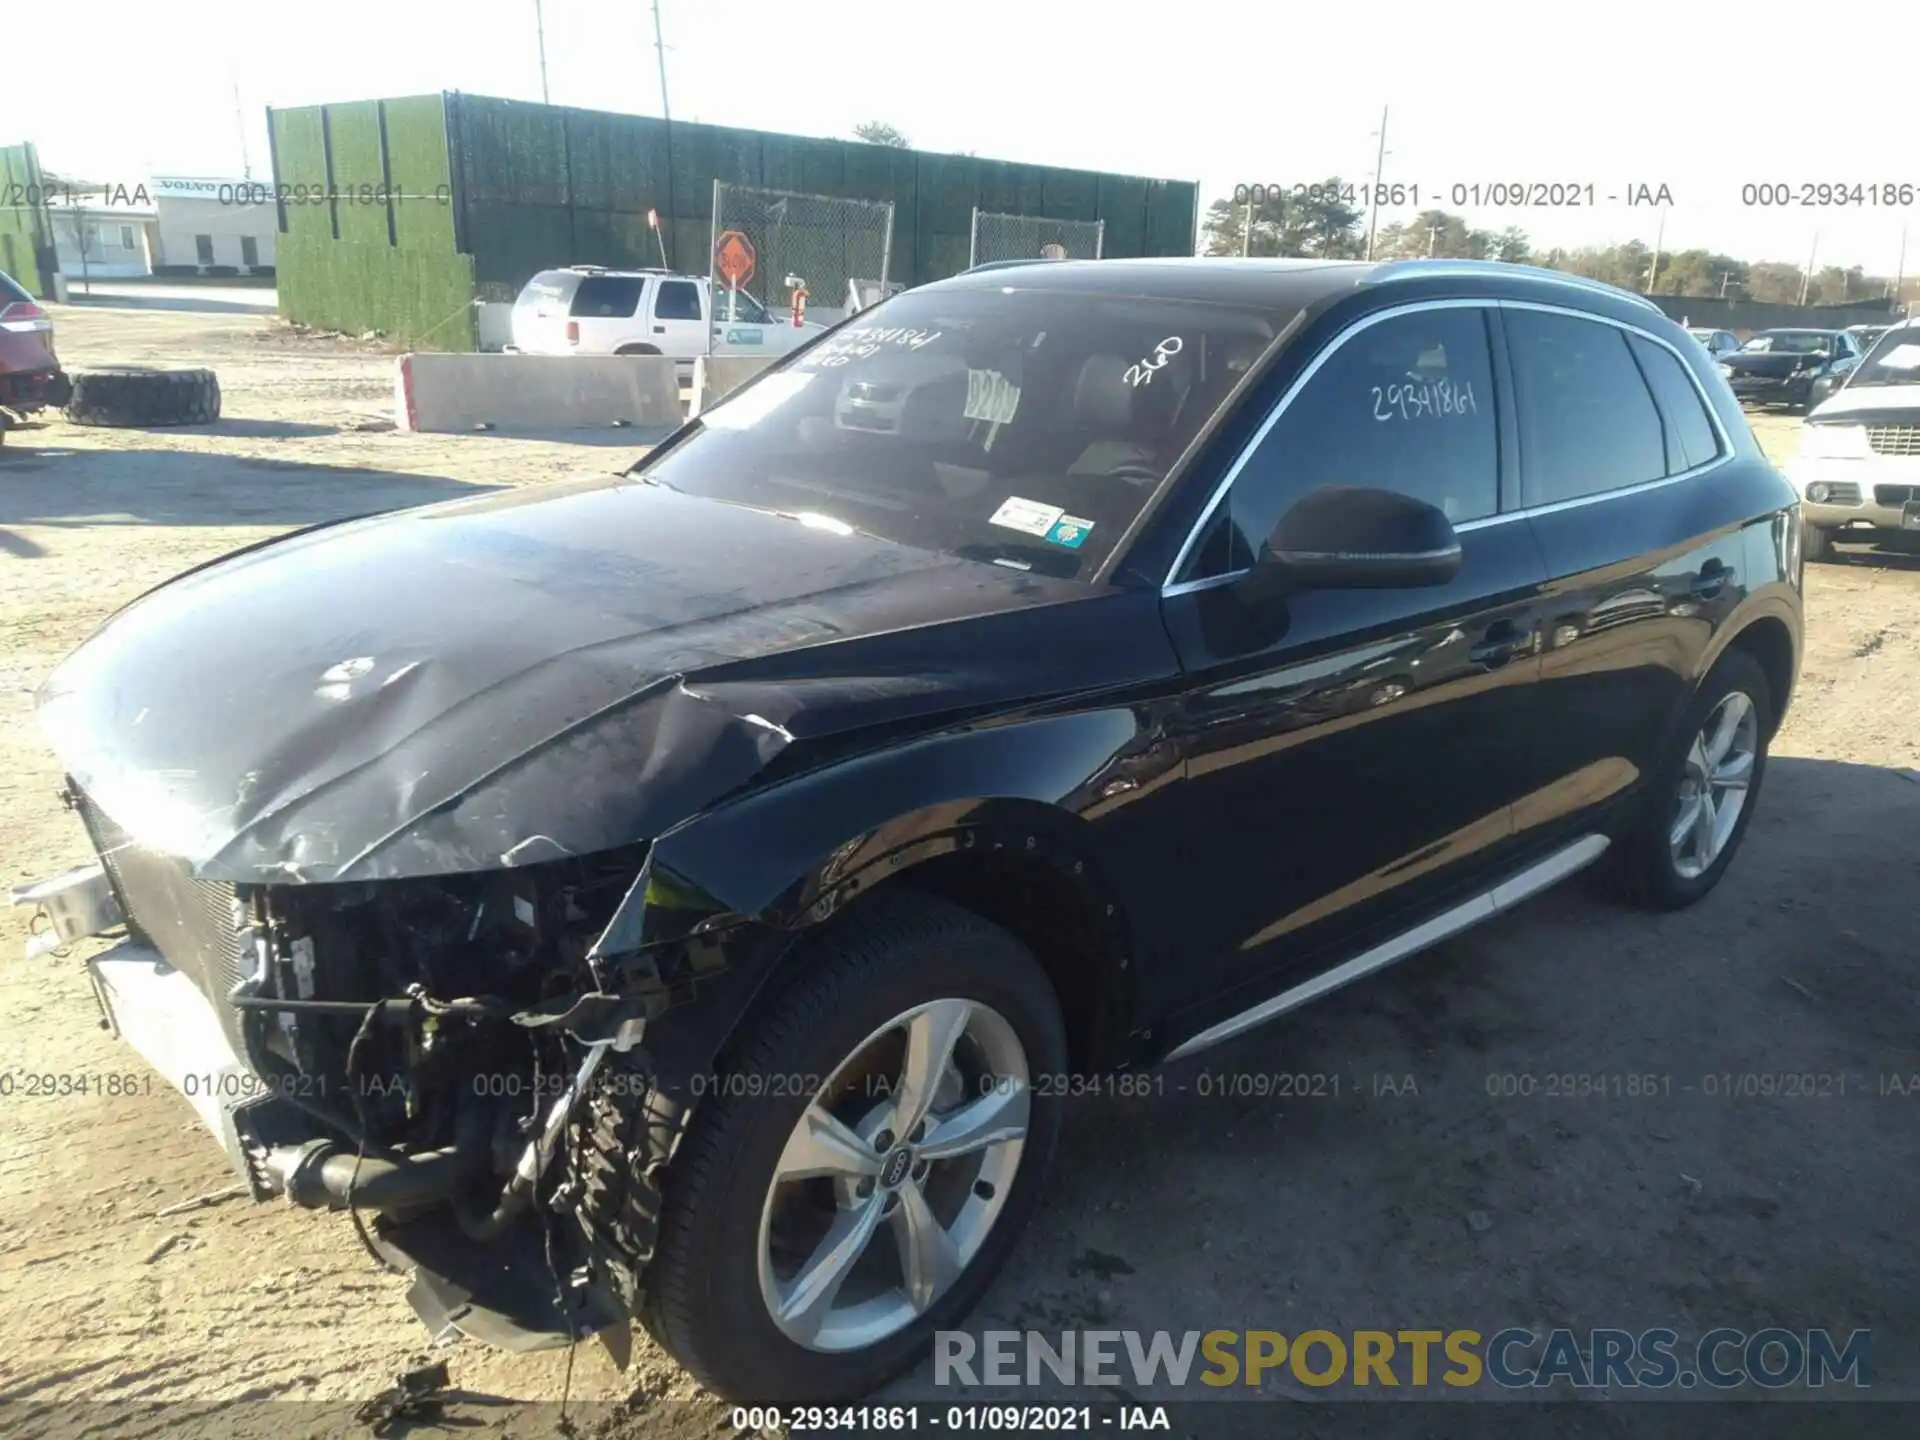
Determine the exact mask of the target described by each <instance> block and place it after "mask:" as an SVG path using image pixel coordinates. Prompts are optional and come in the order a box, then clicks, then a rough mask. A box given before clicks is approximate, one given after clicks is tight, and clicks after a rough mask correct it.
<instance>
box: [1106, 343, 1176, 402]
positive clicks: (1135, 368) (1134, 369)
mask: <svg viewBox="0 0 1920 1440" xmlns="http://www.w3.org/2000/svg"><path fill="white" fill-rule="evenodd" d="M1184 349H1186V341H1184V340H1182V339H1181V338H1180V337H1179V336H1178V335H1169V336H1168V337H1167V338H1166V339H1164V340H1162V341H1161V342H1160V343H1159V344H1158V345H1156V346H1154V347H1153V354H1151V355H1149V356H1147V357H1146V358H1145V359H1143V360H1136V361H1135V362H1134V363H1133V364H1131V365H1129V366H1128V367H1127V370H1126V373H1125V374H1124V375H1122V376H1121V377H1120V378H1121V379H1123V380H1125V381H1126V382H1127V384H1129V385H1131V386H1133V388H1134V389H1136V390H1137V389H1139V388H1140V387H1141V386H1142V385H1149V384H1151V383H1152V382H1153V377H1154V376H1155V375H1156V374H1157V373H1159V371H1160V370H1161V369H1162V368H1163V367H1164V366H1165V365H1166V363H1167V361H1169V360H1171V359H1172V358H1173V357H1174V356H1176V355H1178V354H1179V353H1180V352H1181V351H1182V350H1184Z"/></svg>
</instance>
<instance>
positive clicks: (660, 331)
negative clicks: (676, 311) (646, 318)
mask: <svg viewBox="0 0 1920 1440" xmlns="http://www.w3.org/2000/svg"><path fill="white" fill-rule="evenodd" d="M653 333H654V334H656V335H664V334H666V333H667V327H666V326H664V325H656V326H654V327H653Z"/></svg>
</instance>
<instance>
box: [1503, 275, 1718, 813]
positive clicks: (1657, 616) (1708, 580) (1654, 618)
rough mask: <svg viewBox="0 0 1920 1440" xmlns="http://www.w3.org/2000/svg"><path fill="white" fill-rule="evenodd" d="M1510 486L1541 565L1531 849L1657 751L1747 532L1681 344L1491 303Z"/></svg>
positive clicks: (1609, 794) (1583, 318)
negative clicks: (1725, 484) (1543, 603)
mask: <svg viewBox="0 0 1920 1440" xmlns="http://www.w3.org/2000/svg"><path fill="white" fill-rule="evenodd" d="M1500 314H1501V323H1502V327H1503V329H1504V331H1505V334H1506V340H1507V346H1506V349H1507V353H1508V355H1509V356H1510V357H1511V362H1512V367H1513V391H1514V399H1515V413H1516V419H1517V421H1518V425H1519V430H1520V464H1521V470H1520V486H1521V500H1522V502H1523V503H1524V505H1525V506H1526V513H1527V516H1528V520H1527V523H1528V526H1529V528H1531V530H1532V531H1533V533H1534V535H1535V537H1536V538H1537V540H1538V541H1539V545H1540V550H1541V554H1542V556H1543V558H1544V559H1545V562H1546V566H1547V572H1548V575H1549V577H1550V578H1549V580H1548V582H1547V595H1548V604H1547V607H1546V613H1545V628H1544V632H1543V634H1544V646H1543V649H1542V653H1541V672H1540V673H1541V683H1540V705H1541V712H1542V722H1543V723H1542V728H1541V731H1540V741H1539V743H1540V746H1541V749H1542V753H1543V754H1544V755H1546V756H1548V757H1550V760H1551V765H1552V769H1553V772H1554V778H1555V780H1556V782H1557V783H1556V784H1555V785H1554V786H1553V787H1552V788H1551V789H1549V790H1547V791H1545V792H1544V799H1543V800H1542V801H1541V802H1539V803H1535V804H1534V805H1532V806H1528V807H1522V808H1521V809H1520V810H1519V811H1517V812H1516V816H1515V823H1516V827H1517V832H1518V835H1519V838H1520V839H1521V841H1522V842H1523V843H1525V844H1529V845H1531V846H1537V847H1539V848H1541V849H1550V848H1552V847H1553V846H1554V845H1556V844H1558V843H1563V842H1564V841H1566V840H1567V838H1568V837H1569V836H1570V835H1574V834H1579V833H1583V832H1587V831H1591V830H1593V829H1595V828H1596V827H1598V826H1599V825H1600V824H1601V823H1603V821H1604V818H1605V815H1606V812H1607V811H1608V809H1609V808H1610V807H1612V806H1613V805H1615V804H1616V803H1618V802H1619V801H1620V800H1621V799H1622V798H1623V797H1624V795H1625V794H1626V792H1627V791H1628V790H1629V789H1630V788H1631V787H1633V786H1634V785H1635V784H1636V782H1638V781H1639V780H1640V778H1641V777H1642V776H1644V775H1646V774H1647V773H1648V772H1649V771H1650V770H1651V769H1652V768H1653V767H1654V766H1655V765H1656V764H1657V763H1658V759H1659V755H1660V753H1661V747H1662V744H1663V731H1664V727H1665V725H1666V723H1667V721H1668V719H1669V718H1670V717H1672V716H1673V715H1675V714H1676V713H1677V711H1678V709H1679V707H1680V706H1681V704H1682V703H1683V702H1684V700H1685V697H1686V694H1687V690H1688V687H1689V685H1690V684H1691V679H1690V677H1691V676H1693V675H1694V674H1696V673H1697V671H1698V668H1699V665H1700V662H1701V659H1702V656H1703V654H1704V652H1705V651H1706V649H1707V647H1708V645H1709V643H1710V642H1711V639H1712V636H1713V633H1714V630H1715V628H1716V627H1717V626H1718V625H1719V624H1720V623H1721V622H1722V621H1723V620H1724V618H1725V617H1726V616H1727V614H1728V613H1730V612H1731V611H1732V609H1733V608H1734V607H1735V606H1736V605H1737V604H1738V602H1739V600H1740V599H1741V597H1742V596H1743V595H1744V593H1745V591H1744V588H1743V584H1744V581H1745V579H1746V576H1745V566H1744V560H1743V551H1744V546H1745V538H1744V536H1743V534H1742V533H1741V525H1740V523H1739V516H1738V512H1737V511H1733V510H1730V509H1729V508H1728V507H1727V505H1726V504H1725V503H1721V502H1720V501H1719V500H1717V499H1716V495H1715V488H1714V487H1715V480H1714V476H1713V471H1714V470H1715V469H1716V468H1717V467H1719V466H1720V465H1721V464H1722V463H1723V462H1724V461H1725V460H1726V459H1728V458H1730V457H1731V455H1732V447H1731V444H1730V442H1729V441H1728V439H1727V437H1726V436H1725V434H1724V433H1723V431H1722V430H1721V428H1720V424H1719V422H1718V420H1717V419H1716V418H1715V417H1714V414H1713V412H1712V409H1711V407H1710V406H1709V405H1708V404H1707V402H1706V400H1705V398H1704V396H1703V394H1702V392H1701V390H1700V388H1699V383H1698V381H1697V379H1696V377H1695V376H1694V374H1693V371H1692V370H1691V368H1690V367H1689V366H1688V365H1687V364H1686V363H1685V361H1684V359H1683V357H1682V355H1681V353H1680V351H1679V350H1677V349H1676V348H1675V347H1674V346H1673V345H1671V344H1670V343H1669V342H1668V341H1667V340H1665V339H1663V338H1661V337H1659V336H1657V335H1654V334H1652V333H1650V332H1646V331H1641V330H1638V329H1636V328H1634V327H1631V326H1628V325H1625V324H1623V323H1621V322H1618V321H1612V320H1606V319H1602V318H1600V317H1597V316H1594V315H1589V314H1585V313H1583V312H1578V311H1573V310H1557V309H1554V308H1552V307H1549V306H1536V305H1532V304H1524V305H1523V304H1520V303H1518V302H1513V303H1508V304H1504V305H1503V306H1502V307H1501V312H1500Z"/></svg>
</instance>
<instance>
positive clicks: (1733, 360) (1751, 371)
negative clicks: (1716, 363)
mask: <svg viewBox="0 0 1920 1440" xmlns="http://www.w3.org/2000/svg"><path fill="white" fill-rule="evenodd" d="M1832 358H1833V357H1832V356H1828V357H1827V358H1826V359H1822V358H1821V357H1820V356H1818V355H1803V354H1798V353H1796V352H1794V351H1791V350H1736V351H1734V352H1733V353H1732V354H1731V355H1722V356H1721V357H1720V363H1721V364H1722V365H1725V366H1726V367H1727V368H1728V369H1730V370H1732V371H1733V373H1734V374H1735V375H1764V376H1766V377H1767V378H1769V379H1775V380H1783V379H1785V378H1786V377H1787V376H1789V375H1791V374H1793V372H1794V371H1796V370H1817V369H1819V368H1820V367H1821V366H1822V365H1825V364H1827V363H1829V361H1831V360H1832Z"/></svg>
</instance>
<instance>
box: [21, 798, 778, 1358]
mask: <svg viewBox="0 0 1920 1440" xmlns="http://www.w3.org/2000/svg"><path fill="white" fill-rule="evenodd" d="M66 798H67V800H68V803H69V804H71V805H72V806H73V807H74V808H75V809H77V810H78V811H79V813H80V815H81V817H82V819H83V820H84V821H85V823H86V826H87V829H88V832H89V835H90V837H91V838H92V840H93V843H94V846H95V849H96V850H97V852H98V854H99V856H100V859H101V864H100V866H99V867H97V868H95V869H93V870H90V871H84V870H83V871H76V872H73V873H72V874H71V875H69V876H66V877H61V878H60V879H59V880H56V881H51V882H46V883H45V884H42V885H40V886H34V887H28V888H26V889H24V890H20V891H16V892H15V903H16V904H32V905H35V906H37V907H38V908H39V911H40V913H41V915H42V916H43V917H45V924H46V926H47V928H46V930H45V931H44V932H43V933H42V934H40V935H38V936H36V939H35V942H34V948H36V949H38V950H41V951H45V950H48V949H53V948H56V947H60V946H63V945H64V944H65V943H66V942H69V941H71V940H74V939H78V938H80V937H82V936H84V935H88V934H95V933H104V932H106V931H108V930H110V929H112V928H114V927H116V926H119V925H124V927H125V932H126V934H125V940H124V942H123V943H122V944H120V945H117V946H115V947H114V948H112V949H110V950H108V951H106V952H105V953H103V954H101V955H99V956H97V957H95V958H94V959H93V960H91V961H89V962H88V969H89V973H90V975H91V976H92V978H93V982H94V986H95V991H96V994H97V995H98V997H99V1000H100V1003H101V1008H102V1014H103V1017H104V1023H106V1024H108V1025H110V1026H112V1027H113V1028H114V1029H115V1030H116V1032H117V1033H119V1034H120V1035H121V1036H122V1037H123V1038H125V1039H127V1040H128V1041H130V1042H131V1043H132V1044H133V1045H134V1046H135V1048H136V1049H138V1050H139V1051H140V1052H141V1053H142V1054H143V1055H144V1056H145V1057H146V1059H147V1060H148V1061H149V1063H151V1064H152V1065H153V1066H154V1067H155V1068H156V1069H157V1070H159V1071H160V1072H161V1073H162V1074H163V1075H164V1076H165V1077H166V1078H167V1079H168V1080H169V1081H170V1082H171V1083H172V1084H173V1085H174V1086H175V1087H176V1088H177V1089H179V1090H180V1091H181V1092H182V1093H183V1094H184V1095H185V1096H186V1097H187V1099H188V1100H189V1101H190V1102H191V1103H192V1104H193V1105H194V1108H195V1110H196V1111H197V1113H198V1114H199V1115H200V1118H201V1119H202V1121H203V1122H204V1123H205V1124H206V1125H207V1126H208V1128H209V1129H210V1130H212V1131H213V1133H214V1134H215V1135H216V1136H217V1137H218V1138H219V1139H220V1140H221V1142H222V1144H223V1145H224V1147H225V1148H226V1150H227V1153H228V1155H229V1158H230V1159H231V1161H232V1163H233V1164H234V1166H235V1167H236V1169H237V1170H238V1171H239V1173H240V1174H241V1175H242V1176H243V1177H244V1179H245V1181H246V1183H247V1185H248V1186H249V1187H250V1189H251V1190H252V1192H253V1195H254V1197H255V1198H256V1199H260V1200H264V1199H268V1198H271V1197H275V1196H284V1197H285V1198H286V1199H287V1200H289V1201H290V1202H292V1203H293V1204H296V1205H300V1206H303V1207H306V1208H310V1209H323V1210H352V1211H354V1212H355V1215H356V1223H359V1224H361V1233H362V1235H363V1238H364V1239H365V1240H366V1241H367V1243H368V1245H369V1246H370V1248H371V1249H372V1250H373V1251H374V1252H375V1253H376V1254H377V1255H378V1256H379V1257H380V1258H381V1259H382V1260H383V1261H384V1262H385V1263H387V1264H389V1265H391V1266H393V1267H394V1268H396V1269H398V1270H402V1271H411V1272H412V1274H413V1276H414V1284H413V1288H412V1291H411V1292H410V1294H409V1297H408V1298H409V1300H410V1301H411V1303H412V1304H413V1306H414V1308H415V1310H416V1311H417V1312H418V1313H419V1315H420V1316H421V1318H422V1319H423V1320H424V1321H425V1322H426V1323H427V1325H428V1326H429V1328H430V1329H432V1330H433V1331H434V1332H435V1333H436V1334H439V1333H444V1332H446V1331H447V1330H448V1329H449V1328H451V1329H452V1330H455V1331H458V1332H460V1333H463V1334H467V1335H470V1336H473V1337H474V1338H476V1339H480V1340H483V1341H485V1342H487V1343H489V1344H493V1345H497V1346H502V1347H505V1348H509V1349H532V1348H541V1347H544V1346H549V1345H564V1344H567V1343H570V1342H571V1341H574V1340H577V1339H579V1338H582V1337H584V1336H587V1335H593V1334H602V1335H605V1336H606V1337H607V1339H608V1340H609V1344H610V1346H612V1347H613V1348H614V1350H615V1353H616V1355H620V1354H621V1353H622V1348H621V1346H622V1342H621V1340H620V1339H619V1338H618V1337H619V1336H622V1335H624V1331H622V1330H621V1329H620V1327H622V1326H624V1324H625V1322H626V1321H627V1320H628V1318H629V1317H630V1316H631V1315H632V1314H633V1313H634V1311H635V1309H636V1307H637V1305H638V1302H639V1298H640V1287H641V1285H642V1283H643V1280H644V1271H645V1266H646V1263H647V1261H648V1259H649V1258H650V1256H651V1252H652V1237H653V1230H654V1224H655V1220H656V1219H657V1213H658V1201H659V1175H660V1171H661V1169H662V1168H663V1167H664V1165H665V1164H666V1163H667V1161H668V1160H669V1159H670V1157H671V1152H672V1148H673V1145H674V1143H675V1141H676V1140H677V1137H678V1131H679V1124H680V1120H681V1117H682V1116H683V1114H684V1111H685V1103H686V1092H687V1080H686V1077H684V1076H681V1075H671V1076H664V1077H663V1076H662V1075H661V1074H660V1072H659V1068H658V1065H657V1059H658V1057H657V1056H656V1055H655V1054H654V1053H652V1052H651V1051H650V1049H649V1047H648V1045H647V1044H645V1043H643V1042H644V1041H646V1040H648V1039H650V1038H651V1037H650V1035H649V1030H650V1027H652V1026H654V1025H656V1024H657V1023H658V1022H659V1021H660V1019H661V1017H662V1016H663V1015H665V1014H666V1013H667V1012H668V1011H669V1010H671V1009H674V1008H676V1007H691V1009H692V1011H693V1012H694V1013H696V1014H697V1013H698V1011H699V1008H700V1007H699V1006H698V1005H697V1004H696V1003H695V1002H697V1001H698V999H699V998H700V993H701V991H702V989H703V987H705V986H707V985H709V984H711V983H712V982H713V981H714V979H715V977H718V976H720V975H722V974H724V973H727V972H729V971H733V972H735V973H738V972H740V971H742V970H745V971H757V970H759V969H761V968H762V965H763V963H764V962H765V961H766V960H767V959H768V958H769V957H770V956H771V955H772V954H773V953H774V952H775V951H777V949H778V948H779V946H780V943H781V941H780V932H777V931H774V930H771V929H769V928H768V927H766V926H764V925H762V924H759V923H758V922H755V921H751V920H748V919H745V918H743V917H740V916H737V915H732V914H729V913H727V912H726V911H725V909H724V907H722V906H720V905H719V903H718V902H715V901H712V900H710V899H708V898H707V897H704V896H702V895H700V894H698V893H697V892H693V891H692V890H690V888H689V887H687V886H685V885H684V883H682V882H678V881H676V880H674V879H673V878H672V877H671V876H669V875H666V874H664V873H662V872H661V870H660V869H659V867H657V866H656V865H655V863H654V857H653V855H652V853H651V851H650V849H649V847H648V846H646V845H644V844H636V845H632V846H627V847H622V848H619V849H615V850H610V851H605V852H601V853H598V854H595V855H591V856H587V857H580V858H567V859H562V860H556V861H549V862H545V863H542V864H537V865H528V866H522V867H518V868H513V869H500V870H492V871H480V872H471V873H462V874H454V875H447V876H434V877H408V878H401V879H391V880H381V881H362V882H342V883H328V884H284V885H263V884H239V885H236V884H231V883H227V882H221V881H210V880H204V879H198V878H195V877H194V875H193V873H192V870H191V867H190V866H188V865H187V864H186V863H185V862H183V861H180V860H178V859H175V858H172V857H169V856H166V855H163V854H159V853H156V852H154V851H152V850H150V849H148V848H146V847H143V846H141V845H140V844H138V843H136V842H135V841H134V840H132V839H131V838H130V837H129V836H127V835H126V834H124V833H123V832H121V831H120V830H119V828H118V827H117V826H115V824H114V823H113V822H112V821H111V820H110V819H108V817H107V816H106V815H104V814H103V813H102V812H100V811H99V810H98V809H97V808H96V807H95V806H94V805H93V804H92V803H91V802H90V801H89V800H88V799H87V797H86V796H85V795H84V794H82V793H81V792H80V791H79V789H78V787H77V786H73V785H71V784H70V785H69V788H68V790H67V792H66ZM669 1048H670V1049H672V1048H673V1047H672V1046H671V1045H670V1046H669ZM363 1215H364V1216H367V1217H370V1218H371V1223H370V1224H364V1223H361V1217H362V1216H363ZM609 1332H614V1333H609Z"/></svg>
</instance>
